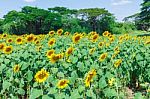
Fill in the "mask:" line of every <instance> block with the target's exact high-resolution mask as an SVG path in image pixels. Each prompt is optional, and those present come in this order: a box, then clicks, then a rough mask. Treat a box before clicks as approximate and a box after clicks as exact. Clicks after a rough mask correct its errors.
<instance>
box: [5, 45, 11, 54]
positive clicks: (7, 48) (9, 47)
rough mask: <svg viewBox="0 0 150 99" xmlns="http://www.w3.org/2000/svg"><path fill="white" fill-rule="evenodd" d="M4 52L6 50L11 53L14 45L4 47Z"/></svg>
mask: <svg viewBox="0 0 150 99" xmlns="http://www.w3.org/2000/svg"><path fill="white" fill-rule="evenodd" d="M3 52H4V53H5V54H10V53H12V46H6V47H4V49H3Z"/></svg>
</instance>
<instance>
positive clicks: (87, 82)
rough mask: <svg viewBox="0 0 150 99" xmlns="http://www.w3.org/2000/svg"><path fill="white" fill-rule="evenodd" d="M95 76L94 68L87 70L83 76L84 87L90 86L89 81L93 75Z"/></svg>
mask: <svg viewBox="0 0 150 99" xmlns="http://www.w3.org/2000/svg"><path fill="white" fill-rule="evenodd" d="M94 76H96V70H95V69H92V70H91V71H89V72H88V74H87V76H86V78H85V81H84V83H85V86H86V87H89V86H90V83H91V81H92V79H93V77H94Z"/></svg>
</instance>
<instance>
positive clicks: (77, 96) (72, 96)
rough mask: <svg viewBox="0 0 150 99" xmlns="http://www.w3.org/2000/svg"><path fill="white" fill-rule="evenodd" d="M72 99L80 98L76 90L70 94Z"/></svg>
mask: <svg viewBox="0 0 150 99" xmlns="http://www.w3.org/2000/svg"><path fill="white" fill-rule="evenodd" d="M74 98H76V99H79V98H81V96H80V94H79V92H78V90H77V89H75V90H73V92H71V96H70V99H74Z"/></svg>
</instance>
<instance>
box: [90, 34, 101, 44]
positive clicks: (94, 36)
mask: <svg viewBox="0 0 150 99" xmlns="http://www.w3.org/2000/svg"><path fill="white" fill-rule="evenodd" d="M98 37H99V35H98V34H94V35H92V38H91V40H92V42H96V41H97V40H98Z"/></svg>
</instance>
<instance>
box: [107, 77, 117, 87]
mask: <svg viewBox="0 0 150 99" xmlns="http://www.w3.org/2000/svg"><path fill="white" fill-rule="evenodd" d="M114 81H115V78H113V77H112V78H111V79H109V80H108V84H109V86H112V85H113V84H114Z"/></svg>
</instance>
